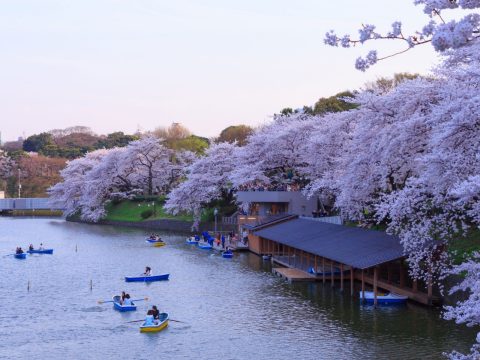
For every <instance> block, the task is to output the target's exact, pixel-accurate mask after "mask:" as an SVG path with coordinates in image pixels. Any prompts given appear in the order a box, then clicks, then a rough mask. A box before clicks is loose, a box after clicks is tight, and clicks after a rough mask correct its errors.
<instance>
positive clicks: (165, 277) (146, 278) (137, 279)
mask: <svg viewBox="0 0 480 360" xmlns="http://www.w3.org/2000/svg"><path fill="white" fill-rule="evenodd" d="M169 276H170V274H162V275H150V276H125V281H126V282H152V281H160V280H168V277H169Z"/></svg>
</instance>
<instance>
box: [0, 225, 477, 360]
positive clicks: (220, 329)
mask: <svg viewBox="0 0 480 360" xmlns="http://www.w3.org/2000/svg"><path fill="white" fill-rule="evenodd" d="M144 236H145V232H144V231H141V230H134V229H127V228H117V227H103V226H92V225H83V224H74V223H67V222H65V221H63V220H61V219H25V218H0V254H9V253H12V250H13V249H14V248H15V247H16V246H17V245H21V246H24V247H26V246H28V244H29V243H33V244H34V245H35V246H37V245H38V244H39V243H40V242H43V243H44V244H45V246H46V247H53V248H54V249H55V251H54V255H35V256H29V257H28V258H27V260H16V259H13V258H12V257H0V270H1V274H2V277H1V280H0V285H1V287H0V358H2V359H3V358H5V359H114V358H116V359H119V358H123V359H157V358H158V359H159V358H162V359H249V360H253V359H301V360H306V359H441V358H442V355H441V354H442V352H443V351H450V350H451V349H457V350H460V351H465V350H466V349H468V347H469V344H471V343H472V342H473V340H474V337H475V334H474V332H472V331H469V330H467V329H465V328H463V327H457V326H455V325H454V324H453V323H451V322H446V321H443V320H441V319H440V318H439V316H440V314H439V312H436V311H432V310H428V309H426V308H423V307H418V306H414V305H411V304H409V305H407V306H405V307H390V308H388V307H387V308H380V309H377V310H374V309H372V308H371V307H364V306H361V305H360V304H359V303H358V300H355V299H353V300H352V299H351V298H350V296H349V295H348V294H345V295H342V294H341V293H340V292H339V291H338V290H332V289H331V288H330V287H329V286H325V287H323V286H322V285H321V284H318V285H313V284H300V285H289V284H287V283H285V282H284V281H283V280H281V279H280V278H277V277H275V276H274V275H272V274H271V273H270V265H269V264H266V263H263V262H262V260H261V259H260V258H259V257H257V256H255V255H253V254H249V253H242V254H236V255H235V257H234V259H233V260H226V259H223V258H221V256H219V255H218V253H215V252H208V251H205V250H200V249H197V248H195V247H194V246H189V245H186V244H185V237H184V236H182V235H172V234H163V238H164V239H165V240H166V241H167V243H168V246H165V247H163V248H152V247H149V246H148V245H147V244H146V243H145V241H144ZM75 248H77V249H78V251H77V252H76V251H75ZM146 265H149V266H151V267H152V269H153V272H154V273H164V272H169V273H170V274H171V279H170V281H168V282H157V283H152V284H150V285H147V284H144V283H138V284H137V283H128V284H127V283H125V282H124V281H123V277H124V276H125V275H127V276H128V275H130V276H132V275H137V274H139V273H141V272H142V271H143V269H144V267H145V266H146ZM90 280H92V282H93V289H92V290H90ZM29 281H30V291H27V284H28V282H29ZM122 290H126V291H128V292H129V293H130V294H132V295H133V297H135V298H137V297H138V298H143V297H145V296H148V297H149V298H150V301H149V302H139V303H138V305H139V307H138V311H136V312H132V313H126V314H121V313H118V312H116V311H114V310H113V309H112V305H111V304H104V305H99V304H97V300H99V299H104V300H109V299H110V298H111V296H112V295H113V294H118V293H120V292H121V291H122ZM153 304H156V305H157V306H158V307H159V309H160V310H163V311H166V312H168V313H170V317H171V318H173V319H177V320H181V321H184V322H185V323H175V322H171V323H170V325H169V327H168V328H167V329H166V330H165V331H163V332H160V333H157V334H141V333H140V332H139V330H138V326H139V323H130V324H129V323H127V322H128V321H130V320H137V319H141V318H143V317H144V315H145V313H146V310H147V308H148V306H151V305H153Z"/></svg>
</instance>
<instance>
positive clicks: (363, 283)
mask: <svg viewBox="0 0 480 360" xmlns="http://www.w3.org/2000/svg"><path fill="white" fill-rule="evenodd" d="M364 273H365V270H364V269H362V301H365V276H364Z"/></svg>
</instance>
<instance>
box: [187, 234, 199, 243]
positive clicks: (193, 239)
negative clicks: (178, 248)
mask: <svg viewBox="0 0 480 360" xmlns="http://www.w3.org/2000/svg"><path fill="white" fill-rule="evenodd" d="M186 241H187V244H190V245H196V244H198V240H197V239H195V238H194V237H193V236H192V237H191V238H188V239H187V240H186Z"/></svg>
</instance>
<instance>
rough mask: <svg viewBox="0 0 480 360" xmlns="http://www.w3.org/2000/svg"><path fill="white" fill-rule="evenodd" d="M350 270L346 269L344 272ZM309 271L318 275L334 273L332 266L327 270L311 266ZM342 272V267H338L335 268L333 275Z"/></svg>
mask: <svg viewBox="0 0 480 360" xmlns="http://www.w3.org/2000/svg"><path fill="white" fill-rule="evenodd" d="M348 271H349V270H344V271H343V273H344V274H345V273H346V272H348ZM308 272H309V273H310V274H313V275H317V276H323V275H325V276H330V275H332V270H331V268H327V269H325V271H315V269H314V268H313V267H311V268H310V269H308ZM340 273H341V271H340V268H338V267H334V268H333V275H340Z"/></svg>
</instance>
